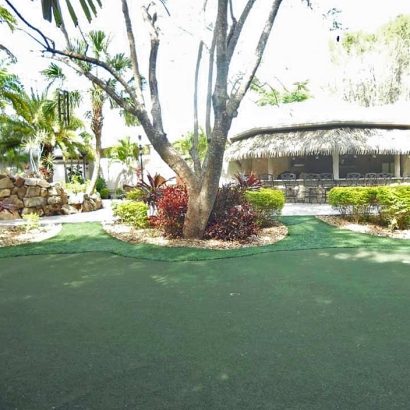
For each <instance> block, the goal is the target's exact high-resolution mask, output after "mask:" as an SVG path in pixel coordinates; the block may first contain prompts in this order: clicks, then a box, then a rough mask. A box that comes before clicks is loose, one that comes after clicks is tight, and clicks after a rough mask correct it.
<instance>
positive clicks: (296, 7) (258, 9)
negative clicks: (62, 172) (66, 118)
mask: <svg viewBox="0 0 410 410" xmlns="http://www.w3.org/2000/svg"><path fill="white" fill-rule="evenodd" d="M209 1H210V4H212V0H209ZM214 1H215V0H214ZM14 3H15V4H18V5H19V7H20V8H21V10H24V15H25V16H26V17H27V18H28V19H30V21H31V22H32V23H34V24H36V25H39V26H40V27H41V29H42V30H44V31H45V32H46V33H47V35H49V36H51V37H52V38H55V39H58V38H59V33H58V30H56V29H55V27H54V25H53V24H49V23H47V22H44V21H42V20H41V17H40V16H41V11H40V7H39V1H38V0H37V1H34V2H33V1H31V0H19V1H14ZM75 3H76V2H75ZM138 3H139V2H138V1H137V0H133V1H130V2H129V4H130V9H131V14H132V18H133V24H134V28H136V29H137V33H136V38H137V41H139V42H140V43H141V44H142V45H143V50H145V52H143V53H142V55H141V61H142V62H143V61H144V60H146V57H147V52H146V51H147V50H148V48H147V47H146V46H147V44H148V41H149V39H148V38H147V37H146V36H145V35H144V33H143V32H142V31H141V30H140V28H141V27H143V22H142V21H141V20H140V19H139V17H138V7H137V6H138ZM199 3H202V1H201V2H200V1H198V0H197V1H196V2H195V3H194V2H193V1H192V0H168V3H167V4H168V7H169V9H170V12H171V15H172V17H171V18H164V19H163V20H161V21H160V25H161V28H162V33H163V35H162V38H161V46H160V56H159V67H160V69H159V87H160V96H161V98H162V105H163V112H164V125H165V128H166V132H167V134H168V136H169V137H170V139H171V140H175V139H178V138H180V137H181V135H183V134H185V133H186V132H187V131H188V130H190V129H192V124H193V117H192V114H193V113H192V102H193V97H192V87H193V73H194V67H195V61H196V53H197V44H198V36H200V35H203V30H201V29H200V28H201V27H202V21H201V20H200V19H199V17H198V13H197V10H196V9H195V7H197V5H198V4H199ZM240 3H244V0H237V1H236V2H235V4H240ZM267 3H268V2H267V1H266V0H262V1H259V2H257V3H256V5H255V9H254V10H253V15H254V17H253V20H250V23H251V24H250V26H249V28H248V31H247V32H246V39H249V41H251V40H250V39H251V38H252V35H253V34H255V33H256V32H257V30H255V27H260V25H261V21H263V20H261V18H260V17H261V16H262V17H263V16H264V15H265V14H266V10H267V9H266V5H267ZM0 4H1V5H5V3H4V1H3V0H0ZM332 7H337V8H339V9H341V10H342V13H341V15H340V20H341V21H342V23H343V25H344V26H345V27H347V28H349V30H365V31H371V30H374V29H376V28H377V27H378V26H380V25H381V24H384V23H386V22H387V21H389V20H390V19H392V18H394V17H395V16H397V15H398V14H400V13H402V14H410V1H408V0H389V1H388V2H382V1H374V0H316V2H315V9H314V11H311V10H309V9H308V8H307V7H306V6H305V5H302V4H301V2H300V0H284V1H283V3H282V6H281V9H280V11H279V13H278V16H277V20H276V22H275V26H274V29H273V31H272V35H271V38H270V40H269V43H268V47H267V49H266V52H265V55H264V58H263V62H262V65H261V67H260V69H259V71H258V73H257V75H258V77H259V78H261V79H262V80H263V81H268V82H274V81H276V80H275V77H276V78H279V79H280V81H282V82H284V83H285V84H287V85H291V84H292V83H293V82H295V81H303V80H305V79H310V84H311V85H312V87H314V86H315V84H319V83H320V82H321V81H322V80H323V78H325V77H326V76H327V75H328V74H329V72H328V71H329V65H328V64H329V61H328V41H329V39H331V38H333V37H335V36H336V33H335V32H332V33H331V32H329V30H328V25H327V24H326V22H324V21H323V19H322V17H321V15H322V12H324V11H326V10H328V9H330V8H332ZM238 10H239V8H238ZM20 27H23V25H22V24H20ZM82 28H83V30H84V31H86V30H87V29H88V28H92V29H96V28H97V29H104V30H105V31H106V32H111V33H113V36H114V37H113V41H112V47H113V49H115V50H116V51H120V50H124V51H125V52H127V48H126V47H125V48H124V46H126V38H125V35H124V33H123V32H122V28H123V24H122V16H121V7H120V2H119V0H106V1H105V3H104V7H103V9H102V10H101V11H100V12H99V15H98V18H97V19H95V20H94V21H93V23H92V25H91V26H88V24H83V25H82ZM0 38H1V41H0V42H1V43H3V44H4V45H6V46H8V47H9V48H10V49H11V50H12V51H13V52H14V53H15V54H16V56H17V58H18V63H17V64H15V65H14V66H12V67H10V70H12V71H14V72H15V73H16V74H18V75H19V76H20V77H21V78H22V80H23V82H24V84H25V85H26V88H27V89H29V88H30V87H34V88H37V89H39V90H40V91H41V90H42V89H43V87H44V86H45V82H44V80H43V79H42V78H41V76H39V74H38V71H39V70H41V69H43V68H45V67H46V66H47V65H48V64H49V63H50V60H49V59H48V58H45V57H41V53H40V52H39V50H40V48H39V46H38V45H37V43H35V42H34V41H33V40H32V39H30V37H28V36H27V34H25V33H23V32H16V33H14V34H12V35H11V34H10V32H9V31H8V30H7V29H6V27H5V25H4V24H3V25H0ZM241 45H242V52H241V53H239V54H238V55H237V56H236V57H235V59H236V60H235V64H234V66H233V70H232V71H233V72H237V73H240V72H241V71H242V70H243V67H244V66H246V62H247V61H248V59H249V55H250V54H249V53H247V52H246V48H248V49H249V50H250V51H252V48H249V47H246V46H247V45H248V43H247V42H244V43H243V44H241ZM142 66H143V67H145V66H146V64H145V65H144V63H142ZM65 71H66V72H67V73H68V71H69V70H65ZM200 82H201V83H206V78H205V76H202V77H201V79H200ZM88 87H89V84H88V83H87V81H86V80H84V79H81V78H80V77H78V76H76V75H75V74H72V73H71V74H70V75H69V82H68V84H66V85H65V88H66V89H68V90H71V89H82V90H86V89H87V88H88ZM202 97H204V96H203V95H202ZM86 98H87V96H86V93H84V100H85V101H86ZM244 106H246V104H244ZM239 113H240V115H246V110H245V109H244V110H242V111H241V110H240V112H239ZM105 118H106V121H105V128H104V133H103V141H104V142H103V143H104V145H106V146H107V145H110V142H111V141H112V140H114V139H118V138H121V137H123V136H125V135H131V137H132V138H133V139H134V140H136V138H137V135H138V134H142V135H143V133H142V130H140V129H130V128H125V127H124V126H122V123H121V119H120V117H119V116H118V115H117V114H116V113H113V112H109V110H106V113H105ZM143 137H144V135H143Z"/></svg>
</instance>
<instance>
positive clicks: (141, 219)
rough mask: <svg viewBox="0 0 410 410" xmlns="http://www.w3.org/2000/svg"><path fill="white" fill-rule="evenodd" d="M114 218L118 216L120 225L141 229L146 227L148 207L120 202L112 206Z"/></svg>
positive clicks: (134, 202) (140, 203)
mask: <svg viewBox="0 0 410 410" xmlns="http://www.w3.org/2000/svg"><path fill="white" fill-rule="evenodd" d="M112 209H113V213H114V216H118V217H119V218H120V220H121V222H122V223H124V224H126V225H132V226H134V227H135V228H138V229H143V228H146V227H148V225H149V221H148V216H147V211H148V206H147V205H146V204H144V203H143V202H136V201H127V200H125V201H121V202H117V203H114V204H113V205H112Z"/></svg>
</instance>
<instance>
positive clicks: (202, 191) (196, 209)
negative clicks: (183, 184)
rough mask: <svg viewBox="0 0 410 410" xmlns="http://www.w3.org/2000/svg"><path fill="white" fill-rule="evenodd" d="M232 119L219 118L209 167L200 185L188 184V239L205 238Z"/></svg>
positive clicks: (186, 221)
mask: <svg viewBox="0 0 410 410" xmlns="http://www.w3.org/2000/svg"><path fill="white" fill-rule="evenodd" d="M231 122H232V119H231V118H230V117H228V116H226V115H224V114H222V115H220V117H219V118H217V120H216V123H215V128H214V131H213V134H212V141H211V143H210V145H209V153H210V155H209V158H208V166H207V168H206V170H204V172H203V176H202V177H201V179H200V183H198V184H196V185H192V184H187V188H188V210H187V214H186V216H185V221H184V229H183V236H184V238H186V239H201V238H203V236H204V233H205V229H206V226H207V224H208V220H209V216H210V214H211V211H212V208H213V206H214V203H215V198H216V195H217V193H218V187H219V179H220V177H221V173H222V164H223V155H224V149H223V147H224V146H225V143H226V139H227V135H228V131H229V129H230V126H231Z"/></svg>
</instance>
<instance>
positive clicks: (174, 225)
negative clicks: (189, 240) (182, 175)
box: [152, 185, 188, 238]
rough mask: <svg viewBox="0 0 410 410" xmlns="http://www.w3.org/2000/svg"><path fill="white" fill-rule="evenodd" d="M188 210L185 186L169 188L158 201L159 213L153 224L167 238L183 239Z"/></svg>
mask: <svg viewBox="0 0 410 410" xmlns="http://www.w3.org/2000/svg"><path fill="white" fill-rule="evenodd" d="M187 209H188V193H187V189H186V187H185V186H183V185H177V186H167V187H165V188H164V189H163V191H162V196H161V197H160V198H159V199H158V212H157V215H156V216H155V218H153V220H152V223H153V225H154V226H155V227H157V228H158V229H160V230H161V231H162V233H163V235H164V236H165V237H168V238H180V237H182V228H183V226H184V220H185V215H186V212H187Z"/></svg>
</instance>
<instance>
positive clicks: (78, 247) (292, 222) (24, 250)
mask: <svg viewBox="0 0 410 410" xmlns="http://www.w3.org/2000/svg"><path fill="white" fill-rule="evenodd" d="M281 222H283V223H284V224H285V225H287V227H288V230H289V235H288V236H287V237H286V238H285V239H284V240H282V241H280V242H277V243H276V244H273V245H268V246H259V247H249V248H242V249H234V250H212V249H196V248H187V247H165V246H157V245H150V244H139V245H131V244H128V243H125V242H122V241H119V240H117V239H115V238H113V237H111V236H110V235H109V234H107V233H106V232H105V231H104V230H103V228H102V227H101V224H100V223H97V222H92V223H80V224H66V225H63V230H62V232H61V233H60V234H58V235H57V236H55V237H53V238H51V239H49V240H47V241H44V242H39V243H33V244H24V245H19V246H12V247H6V248H1V249H0V258H4V257H13V256H25V255H47V254H48V255H49V254H72V253H84V252H109V253H114V254H116V255H121V256H126V257H132V258H139V259H149V260H157V261H168V262H177V261H200V260H212V259H223V258H234V257H242V256H250V255H257V254H262V253H267V252H275V251H294V250H304V249H327V248H372V249H377V248H394V249H396V250H400V249H402V250H409V245H410V243H409V241H406V240H400V239H390V238H381V237H375V236H370V235H366V234H361V233H357V232H352V231H349V230H345V229H339V228H335V227H332V226H330V225H328V224H326V223H325V222H323V221H321V220H319V219H317V218H315V217H312V216H306V217H303V216H295V217H282V218H281Z"/></svg>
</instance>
